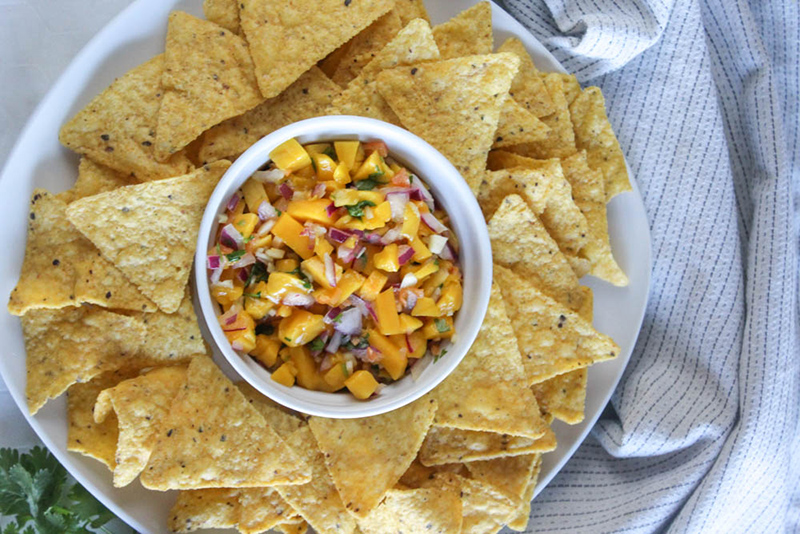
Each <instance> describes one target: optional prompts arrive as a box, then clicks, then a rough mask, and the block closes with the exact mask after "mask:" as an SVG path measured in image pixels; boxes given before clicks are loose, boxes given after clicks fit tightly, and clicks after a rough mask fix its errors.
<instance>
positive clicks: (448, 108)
mask: <svg viewBox="0 0 800 534" xmlns="http://www.w3.org/2000/svg"><path fill="white" fill-rule="evenodd" d="M518 66H519V59H518V58H516V57H515V56H514V55H512V54H490V55H485V56H469V57H464V58H459V59H451V60H448V61H440V62H436V63H428V64H420V65H417V66H414V67H400V68H397V69H392V70H387V71H384V72H382V73H380V74H379V75H378V89H379V91H380V92H381V95H382V96H383V97H384V98H385V99H386V102H387V103H388V104H389V105H390V106H391V108H392V110H393V111H394V112H395V113H396V114H397V116H398V117H400V120H401V121H402V123H403V125H404V126H405V127H406V128H408V129H409V130H411V131H412V132H413V133H415V134H417V135H419V136H420V137H422V138H423V139H425V140H426V141H428V142H429V143H430V144H432V145H433V146H434V147H435V148H436V149H438V150H439V151H440V152H442V154H444V155H445V157H447V158H448V159H449V160H450V162H451V163H453V165H455V167H456V168H457V169H458V170H459V172H460V173H461V175H462V176H463V177H464V179H465V180H466V181H467V184H469V186H470V188H471V189H472V191H473V192H474V193H476V194H477V192H478V188H479V186H480V183H481V179H482V178H483V173H484V169H485V168H486V154H487V153H488V151H489V148H490V147H491V146H492V141H494V133H495V131H496V130H497V124H498V121H499V119H500V110H501V109H502V107H503V102H505V99H506V96H507V94H508V88H509V87H510V84H511V80H512V78H513V77H514V74H516V72H517V68H518Z"/></svg>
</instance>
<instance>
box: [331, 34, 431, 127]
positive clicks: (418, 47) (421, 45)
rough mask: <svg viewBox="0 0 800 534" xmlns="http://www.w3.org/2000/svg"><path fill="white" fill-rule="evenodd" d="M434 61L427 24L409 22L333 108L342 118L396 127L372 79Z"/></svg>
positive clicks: (393, 114)
mask: <svg viewBox="0 0 800 534" xmlns="http://www.w3.org/2000/svg"><path fill="white" fill-rule="evenodd" d="M438 58H439V49H438V48H436V41H434V40H433V33H432V32H431V27H430V25H429V24H428V23H427V22H426V21H424V20H422V19H416V20H413V21H411V22H410V23H409V24H408V26H406V27H405V28H403V29H402V30H400V32H399V33H398V34H397V36H396V37H395V38H394V39H392V41H391V42H390V43H389V44H387V45H386V46H385V47H383V49H382V50H381V51H380V52H378V54H377V55H376V56H375V59H373V60H372V61H370V62H369V63H368V64H367V65H366V66H365V67H364V68H363V69H362V71H361V73H360V74H359V75H358V77H357V78H356V79H354V80H353V81H352V82H350V84H349V85H348V86H347V88H346V89H345V90H344V92H343V93H342V94H341V95H340V96H339V97H338V98H336V99H334V103H333V107H334V109H335V110H336V112H337V113H340V114H343V115H360V116H364V117H372V118H374V119H379V120H382V121H385V122H390V123H392V124H397V125H399V124H400V119H399V118H398V117H397V115H396V114H395V112H394V111H392V108H391V107H390V106H389V104H387V103H386V101H385V100H384V99H383V97H382V96H381V94H380V93H379V92H378V85H377V83H376V81H375V80H376V76H377V75H378V74H379V73H380V72H381V71H383V70H384V69H390V68H393V67H396V66H398V65H410V64H412V63H416V62H419V61H427V60H433V59H438Z"/></svg>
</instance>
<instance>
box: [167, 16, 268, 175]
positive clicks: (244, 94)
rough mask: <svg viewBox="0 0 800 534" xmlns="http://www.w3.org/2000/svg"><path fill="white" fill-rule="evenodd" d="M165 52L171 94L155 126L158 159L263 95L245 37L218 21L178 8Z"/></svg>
mask: <svg viewBox="0 0 800 534" xmlns="http://www.w3.org/2000/svg"><path fill="white" fill-rule="evenodd" d="M164 57H165V63H164V64H165V68H164V76H163V79H162V82H163V84H164V89H165V90H166V94H165V95H164V101H163V102H162V103H161V109H160V110H159V112H158V128H157V129H156V159H158V160H159V161H164V160H165V159H167V158H169V157H170V156H171V155H172V154H174V153H176V152H177V151H179V150H181V149H182V148H184V147H185V146H186V145H188V144H189V143H191V142H192V141H193V140H195V139H196V138H197V137H198V136H199V135H200V134H201V133H203V132H204V131H206V130H208V129H209V128H211V127H212V126H214V125H215V124H219V123H220V122H222V121H224V120H225V119H229V118H231V117H235V116H237V115H241V114H242V113H244V112H245V111H247V110H249V109H252V108H254V107H256V106H257V105H258V104H260V103H261V102H262V101H263V100H264V98H263V97H262V96H261V93H260V92H259V90H258V85H257V84H256V80H255V74H254V72H253V62H252V60H251V59H250V54H248V52H247V44H246V43H245V41H244V39H243V38H241V37H239V36H238V35H236V34H235V33H233V32H231V31H229V30H225V29H224V28H222V27H221V26H219V25H217V24H214V23H213V22H208V21H206V20H202V19H198V18H195V17H193V16H191V15H189V14H187V13H184V12H182V11H173V12H172V13H171V14H170V16H169V28H168V30H167V44H166V51H165V53H164Z"/></svg>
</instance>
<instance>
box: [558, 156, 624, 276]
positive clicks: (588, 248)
mask: <svg viewBox="0 0 800 534" xmlns="http://www.w3.org/2000/svg"><path fill="white" fill-rule="evenodd" d="M561 166H562V167H563V169H564V175H565V176H566V178H567V180H569V182H570V184H572V196H573V197H574V198H575V204H577V206H578V207H579V208H580V210H581V212H582V213H583V215H584V216H585V217H586V221H587V225H588V233H587V237H588V239H587V241H586V244H585V245H584V247H583V249H582V250H581V256H584V257H586V258H587V259H588V260H589V261H590V262H591V271H590V272H591V274H592V275H594V276H596V277H598V278H600V279H602V280H605V281H607V282H610V283H612V284H614V285H615V286H620V287H622V286H627V285H628V276H627V275H626V274H625V272H624V271H623V270H622V269H621V268H620V266H619V265H618V264H617V262H616V260H615V259H614V255H613V254H612V252H611V243H610V242H609V238H608V218H607V214H606V196H605V187H604V183H603V174H602V173H601V172H600V171H598V170H595V169H591V168H590V167H589V165H588V164H587V160H586V151H584V150H581V151H580V152H578V153H577V154H574V155H572V156H570V157H568V158H566V159H564V160H562V161H561Z"/></svg>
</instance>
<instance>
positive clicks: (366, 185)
mask: <svg viewBox="0 0 800 534" xmlns="http://www.w3.org/2000/svg"><path fill="white" fill-rule="evenodd" d="M373 176H374V174H370V175H369V178H367V179H366V180H359V181H357V182H356V189H358V190H359V191H372V190H373V189H375V188H376V187H378V182H377V181H376V180H375V179H374V178H373Z"/></svg>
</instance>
